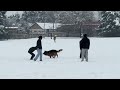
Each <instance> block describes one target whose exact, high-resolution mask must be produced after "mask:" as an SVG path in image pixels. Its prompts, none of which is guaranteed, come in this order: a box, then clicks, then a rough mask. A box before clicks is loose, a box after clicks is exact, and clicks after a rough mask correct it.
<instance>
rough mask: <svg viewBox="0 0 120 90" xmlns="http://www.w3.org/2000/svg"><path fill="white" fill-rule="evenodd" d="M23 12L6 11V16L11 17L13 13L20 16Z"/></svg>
mask: <svg viewBox="0 0 120 90" xmlns="http://www.w3.org/2000/svg"><path fill="white" fill-rule="evenodd" d="M22 12H23V11H7V13H6V15H7V16H10V15H13V14H15V13H19V14H22Z"/></svg>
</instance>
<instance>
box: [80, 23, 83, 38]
mask: <svg viewBox="0 0 120 90" xmlns="http://www.w3.org/2000/svg"><path fill="white" fill-rule="evenodd" d="M82 25H83V24H82V22H80V38H81V34H82Z"/></svg>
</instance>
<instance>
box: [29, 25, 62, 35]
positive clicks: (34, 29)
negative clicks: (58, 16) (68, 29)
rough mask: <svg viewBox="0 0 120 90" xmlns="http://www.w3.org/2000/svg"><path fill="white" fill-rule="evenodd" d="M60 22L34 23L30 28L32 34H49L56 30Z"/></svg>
mask: <svg viewBox="0 0 120 90" xmlns="http://www.w3.org/2000/svg"><path fill="white" fill-rule="evenodd" d="M60 26H61V24H60V23H34V24H33V25H32V26H31V27H30V28H29V30H30V32H31V34H40V35H48V36H49V34H51V33H53V32H55V31H56V29H57V28H58V27H60Z"/></svg>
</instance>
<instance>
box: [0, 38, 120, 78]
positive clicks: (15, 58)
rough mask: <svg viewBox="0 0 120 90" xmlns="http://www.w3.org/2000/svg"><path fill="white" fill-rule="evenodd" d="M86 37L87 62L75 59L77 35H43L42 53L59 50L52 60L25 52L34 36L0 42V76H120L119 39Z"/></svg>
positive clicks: (77, 56)
mask: <svg viewBox="0 0 120 90" xmlns="http://www.w3.org/2000/svg"><path fill="white" fill-rule="evenodd" d="M90 40H91V46H90V50H89V62H81V59H80V58H79V52H80V51H79V41H80V38H57V41H56V43H54V41H53V40H52V39H50V38H43V39H42V44H43V52H44V50H50V49H57V50H59V49H63V51H62V52H60V53H59V57H58V58H55V59H53V58H52V59H50V58H49V57H47V56H44V55H43V61H42V62H40V61H39V59H38V60H37V61H36V62H35V61H32V60H29V58H30V55H29V54H28V53H27V51H28V49H29V47H31V46H35V45H36V41H37V38H33V39H20V40H8V41H0V79H120V38H90ZM36 53H37V52H36V51H35V54H36Z"/></svg>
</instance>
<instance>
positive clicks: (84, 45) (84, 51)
mask: <svg viewBox="0 0 120 90" xmlns="http://www.w3.org/2000/svg"><path fill="white" fill-rule="evenodd" d="M89 47H90V40H89V39H88V37H87V34H84V35H83V38H82V40H81V41H80V50H81V58H82V61H84V58H85V59H86V61H87V62H88V50H89Z"/></svg>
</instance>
